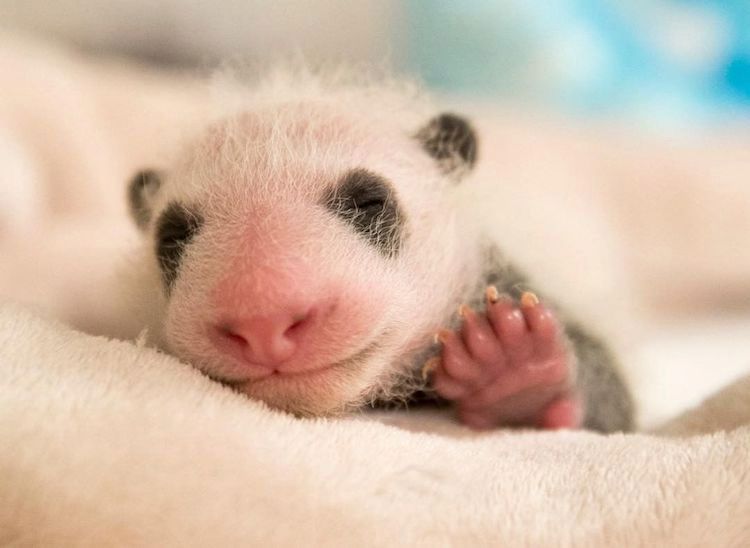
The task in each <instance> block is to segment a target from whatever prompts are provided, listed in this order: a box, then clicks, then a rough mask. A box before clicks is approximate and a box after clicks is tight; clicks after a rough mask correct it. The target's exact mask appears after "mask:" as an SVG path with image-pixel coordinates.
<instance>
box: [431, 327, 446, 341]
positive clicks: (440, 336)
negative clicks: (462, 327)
mask: <svg viewBox="0 0 750 548" xmlns="http://www.w3.org/2000/svg"><path fill="white" fill-rule="evenodd" d="M447 333H450V331H448V330H447V329H441V330H440V331H438V332H437V333H435V336H434V337H433V338H432V340H433V341H435V344H445V337H446V334H447Z"/></svg>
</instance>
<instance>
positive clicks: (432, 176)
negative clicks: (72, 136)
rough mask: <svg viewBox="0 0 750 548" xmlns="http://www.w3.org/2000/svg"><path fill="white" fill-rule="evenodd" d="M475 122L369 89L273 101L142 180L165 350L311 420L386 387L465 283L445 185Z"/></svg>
mask: <svg viewBox="0 0 750 548" xmlns="http://www.w3.org/2000/svg"><path fill="white" fill-rule="evenodd" d="M475 159H476V138H475V135H474V132H473V130H472V128H471V126H470V125H469V124H468V123H467V122H466V121H465V120H464V119H462V118H460V117H458V116H455V115H452V114H442V115H439V116H436V117H433V118H431V119H430V118H429V117H427V119H422V120H421V122H420V123H416V120H414V119H412V117H411V115H409V114H403V115H402V114H400V113H399V112H397V111H393V112H390V113H383V112H378V111H377V109H376V108H375V106H373V105H370V104H368V101H367V100H362V101H353V100H351V99H350V98H348V99H347V100H341V101H337V100H336V98H335V97H334V98H329V99H326V98H320V97H315V98H311V99H308V100H306V99H299V100H291V101H278V102H274V101H269V102H266V103H262V104H260V105H259V106H257V107H256V108H247V109H243V110H242V112H241V113H240V114H237V115H233V116H229V117H226V118H223V119H222V120H221V121H219V122H217V123H214V124H213V125H212V126H211V127H209V128H208V129H207V130H206V131H205V133H204V134H203V135H201V136H200V137H199V138H198V139H197V140H195V141H194V142H192V144H191V145H189V146H188V147H187V148H186V149H185V150H184V151H183V153H182V156H181V159H180V160H179V161H177V162H176V164H175V165H173V166H172V167H171V168H169V169H168V170H165V171H156V170H144V171H142V172H141V173H139V174H138V175H137V176H136V177H135V178H134V179H133V180H132V182H131V185H130V190H129V201H130V206H131V212H132V214H133V217H134V219H135V221H136V223H137V224H138V226H139V227H140V228H141V230H142V231H143V233H144V234H145V235H146V236H147V238H145V242H146V245H147V246H148V251H147V253H146V257H147V260H148V261H149V268H152V269H153V272H154V278H156V276H157V272H158V279H159V280H160V282H159V283H160V286H161V287H160V291H161V294H162V296H163V298H162V299H161V300H160V302H159V303H158V304H154V306H155V307H158V310H156V311H152V315H153V314H154V313H155V315H156V316H157V317H158V318H159V320H158V325H159V327H158V329H159V331H160V333H159V334H158V335H159V338H160V339H161V341H162V342H163V345H164V346H165V347H166V349H167V350H168V351H170V352H172V353H174V354H175V355H177V356H179V357H180V358H182V359H184V360H185V361H187V362H189V363H191V364H193V365H194V366H195V367H197V368H199V369H201V370H202V371H204V372H205V373H206V374H208V375H209V376H210V377H212V378H214V379H217V380H220V381H222V382H224V383H226V384H229V385H231V386H233V387H235V388H236V389H237V390H239V391H242V392H244V393H246V394H248V395H250V396H251V397H255V398H259V399H262V400H264V401H266V402H267V403H269V404H270V405H272V406H274V407H277V408H281V409H285V410H288V411H291V412H294V413H298V414H302V415H318V414H329V413H334V412H338V411H341V410H344V409H347V408H349V407H351V406H356V405H360V404H361V403H363V402H365V401H367V400H370V399H373V398H376V397H381V396H384V395H387V394H389V392H391V391H392V390H393V389H394V386H396V385H398V384H399V383H403V380H404V379H405V378H406V377H408V376H409V375H410V374H411V371H409V368H413V366H415V365H417V364H415V359H416V357H417V356H418V355H420V353H424V351H425V349H427V348H429V347H430V345H431V344H432V335H433V333H434V332H435V330H436V329H437V328H438V327H439V326H440V324H441V322H442V321H443V320H444V319H445V318H446V316H447V315H449V314H450V313H451V312H452V310H453V307H454V306H455V301H456V299H457V298H458V292H459V291H461V290H462V288H463V287H464V285H465V283H466V282H465V279H466V275H467V273H466V271H465V270H466V262H465V261H464V260H463V257H464V255H465V253H466V247H467V242H466V241H463V240H462V239H461V238H459V235H458V231H457V230H456V219H455V215H454V214H453V209H452V205H451V196H450V194H451V193H450V190H451V188H452V187H453V186H454V185H455V182H456V181H457V180H458V179H459V178H461V176H462V175H463V174H464V173H467V172H468V171H469V170H470V168H471V167H472V166H473V164H474V161H475Z"/></svg>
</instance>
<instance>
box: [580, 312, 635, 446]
mask: <svg viewBox="0 0 750 548" xmlns="http://www.w3.org/2000/svg"><path fill="white" fill-rule="evenodd" d="M565 334H566V335H567V336H568V338H569V339H570V343H571V344H572V346H573V350H574V352H575V355H576V357H577V359H578V369H577V371H576V385H577V387H578V390H579V393H580V394H581V397H582V398H583V402H584V419H583V426H584V427H585V428H588V429H591V430H598V431H600V432H618V431H623V432H627V431H629V430H632V429H633V427H634V414H635V406H634V404H633V399H632V397H631V395H630V391H629V390H628V387H627V386H626V384H625V381H624V379H623V378H622V376H621V374H620V372H619V366H618V364H617V361H616V360H615V357H614V355H613V354H612V352H611V351H610V350H609V349H608V348H607V347H606V346H605V345H604V343H602V342H601V340H600V339H599V338H597V337H595V336H594V335H592V334H590V333H589V332H587V331H586V330H585V329H584V328H583V327H581V326H580V325H579V324H577V323H575V322H568V323H566V325H565Z"/></svg>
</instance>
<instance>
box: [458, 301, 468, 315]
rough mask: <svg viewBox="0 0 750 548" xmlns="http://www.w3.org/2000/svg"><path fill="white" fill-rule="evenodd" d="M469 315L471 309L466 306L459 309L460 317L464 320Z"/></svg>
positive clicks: (463, 305)
mask: <svg viewBox="0 0 750 548" xmlns="http://www.w3.org/2000/svg"><path fill="white" fill-rule="evenodd" d="M468 314H469V307H468V306H466V305H465V304H462V305H461V306H459V307H458V315H459V316H461V317H462V318H465V317H466V316H467V315H468Z"/></svg>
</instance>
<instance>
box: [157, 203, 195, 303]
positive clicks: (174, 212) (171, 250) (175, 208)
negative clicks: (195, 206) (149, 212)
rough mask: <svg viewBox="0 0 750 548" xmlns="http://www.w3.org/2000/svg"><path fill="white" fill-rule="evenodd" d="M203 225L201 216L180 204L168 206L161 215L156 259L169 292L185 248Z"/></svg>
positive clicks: (158, 224) (158, 225) (158, 226)
mask: <svg viewBox="0 0 750 548" xmlns="http://www.w3.org/2000/svg"><path fill="white" fill-rule="evenodd" d="M202 225H203V218H202V217H201V215H200V214H198V213H196V212H195V211H194V210H192V209H189V208H187V207H185V206H184V205H182V204H179V203H172V204H170V205H168V206H167V207H166V209H165V210H164V212H163V213H162V214H161V215H160V217H159V220H158V222H157V225H156V257H157V259H158V260H159V267H160V268H161V272H162V278H163V279H164V283H165V285H166V287H167V290H168V291H169V289H170V288H171V286H172V284H173V283H174V281H175V280H176V278H177V273H178V270H179V268H180V263H181V262H182V255H183V253H184V251H185V247H186V246H187V245H188V244H189V243H190V241H191V240H192V239H193V238H194V237H195V235H196V234H197V233H198V231H199V230H200V228H201V226H202Z"/></svg>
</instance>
